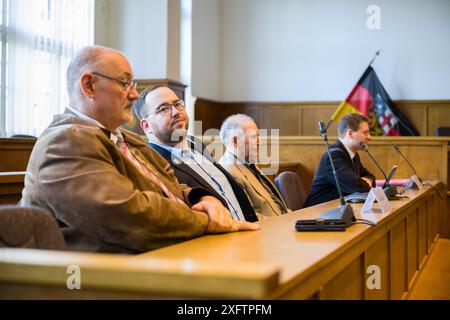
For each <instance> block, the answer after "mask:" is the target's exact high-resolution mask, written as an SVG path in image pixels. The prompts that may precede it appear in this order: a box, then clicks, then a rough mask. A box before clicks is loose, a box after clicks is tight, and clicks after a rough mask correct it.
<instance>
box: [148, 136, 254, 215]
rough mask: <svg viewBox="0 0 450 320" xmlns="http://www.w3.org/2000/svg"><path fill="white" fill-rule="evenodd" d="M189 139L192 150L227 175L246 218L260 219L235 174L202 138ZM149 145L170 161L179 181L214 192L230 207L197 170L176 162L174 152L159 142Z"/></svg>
mask: <svg viewBox="0 0 450 320" xmlns="http://www.w3.org/2000/svg"><path fill="white" fill-rule="evenodd" d="M187 141H188V145H189V147H190V148H191V149H192V150H197V151H198V152H200V153H201V154H203V156H204V157H206V158H207V159H208V160H209V161H211V162H212V163H213V164H214V165H215V166H216V168H217V169H219V170H220V171H221V172H222V173H223V174H224V175H225V176H226V177H227V180H228V182H229V183H230V185H231V188H232V189H233V192H234V195H235V196H236V199H237V200H238V202H239V205H240V207H241V210H242V213H243V214H244V217H245V220H247V221H250V222H255V221H258V217H257V216H256V214H255V210H254V209H253V207H252V205H251V203H250V200H249V199H248V197H247V195H246V194H245V191H244V190H243V189H242V188H241V186H240V185H239V184H238V183H237V182H236V180H234V178H233V176H231V175H230V174H229V173H228V171H226V170H225V169H224V168H223V167H222V166H221V165H220V164H218V163H217V162H216V161H215V159H214V158H213V157H212V156H211V155H210V154H209V152H208V151H207V150H205V148H206V147H205V145H204V144H203V143H202V142H201V141H200V140H198V139H196V138H194V137H190V136H188V137H187ZM149 146H150V147H151V148H153V149H154V150H155V151H157V152H158V153H159V154H160V155H161V156H162V157H163V158H164V159H166V160H167V162H169V163H170V165H171V166H172V168H173V171H174V173H175V176H176V177H177V179H178V181H180V182H181V183H184V184H186V185H188V186H189V187H191V188H194V187H202V188H204V189H207V190H208V191H210V192H211V193H214V194H215V195H216V197H217V198H219V199H221V200H222V202H223V203H224V205H225V206H226V207H228V206H227V203H226V201H225V200H224V199H222V198H221V196H220V195H219V194H218V193H217V192H216V191H215V189H214V188H213V187H212V186H211V185H210V184H209V183H208V182H207V181H205V180H204V179H203V178H202V177H201V176H200V175H199V174H198V173H197V172H195V171H194V170H192V169H191V168H190V167H189V166H188V165H187V164H185V163H183V162H174V161H173V160H172V154H171V153H170V152H169V151H168V150H167V149H164V148H162V147H160V146H158V145H157V144H154V143H151V142H149Z"/></svg>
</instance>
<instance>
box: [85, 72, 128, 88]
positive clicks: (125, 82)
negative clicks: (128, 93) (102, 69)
mask: <svg viewBox="0 0 450 320" xmlns="http://www.w3.org/2000/svg"><path fill="white" fill-rule="evenodd" d="M92 74H93V75H96V76H98V77H102V78H105V79H109V80H113V81H116V82H117V83H119V84H120V85H121V86H122V88H123V89H124V90H129V89H130V88H131V89H136V87H137V82H136V81H133V80H128V81H125V80H122V79H117V78H114V77H110V76H107V75H105V74H102V73H99V72H92Z"/></svg>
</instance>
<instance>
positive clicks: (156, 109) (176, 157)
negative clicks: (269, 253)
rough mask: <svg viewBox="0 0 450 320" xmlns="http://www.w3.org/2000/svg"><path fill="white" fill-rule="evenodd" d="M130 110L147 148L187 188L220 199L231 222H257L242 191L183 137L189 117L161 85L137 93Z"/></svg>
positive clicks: (197, 145)
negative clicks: (139, 127)
mask: <svg viewBox="0 0 450 320" xmlns="http://www.w3.org/2000/svg"><path fill="white" fill-rule="evenodd" d="M134 108H135V111H136V114H137V115H138V117H139V119H140V125H141V127H142V129H143V130H144V132H145V134H146V135H147V137H148V139H149V145H150V147H152V148H153V149H154V150H156V151H157V152H158V153H159V154H160V155H161V156H163V157H164V158H165V159H166V160H167V161H168V162H169V163H170V164H171V166H172V168H173V169H174V173H175V175H176V177H177V179H178V180H179V181H180V182H181V183H184V184H187V185H188V186H189V187H203V188H205V189H207V190H209V191H210V192H212V193H213V194H215V195H216V197H218V198H221V199H222V200H223V204H224V205H225V206H226V207H228V209H229V210H230V212H231V213H232V215H233V218H234V219H235V220H240V221H250V222H255V221H258V217H257V216H256V214H255V211H254V209H253V207H252V205H251V202H250V200H249V199H248V197H247V195H246V193H245V191H244V190H243V189H242V188H241V187H240V186H239V184H238V183H237V182H236V181H235V180H234V178H233V177H232V176H231V175H230V174H229V173H228V172H227V171H226V170H225V169H224V168H222V167H221V166H220V165H219V164H218V163H217V162H216V161H215V160H214V159H213V157H212V156H211V154H209V152H208V151H207V150H205V146H204V145H203V144H202V143H201V141H199V140H198V139H195V138H194V137H191V136H187V129H188V126H189V116H188V114H187V112H186V109H185V107H184V102H183V100H181V99H180V98H179V97H178V96H177V95H176V94H175V92H173V91H172V90H171V89H170V88H168V87H165V86H155V87H151V88H147V89H145V90H144V91H142V92H141V95H140V98H139V99H138V100H137V101H136V102H135V104H134Z"/></svg>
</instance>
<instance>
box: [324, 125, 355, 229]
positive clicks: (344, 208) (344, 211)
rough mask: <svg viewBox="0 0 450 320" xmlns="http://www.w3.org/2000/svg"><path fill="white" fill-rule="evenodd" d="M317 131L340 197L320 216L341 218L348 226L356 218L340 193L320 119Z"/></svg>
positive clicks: (325, 132)
mask: <svg viewBox="0 0 450 320" xmlns="http://www.w3.org/2000/svg"><path fill="white" fill-rule="evenodd" d="M319 131H320V134H321V135H322V139H323V141H324V143H325V148H326V150H327V154H328V158H329V159H330V163H331V168H332V170H333V175H334V180H335V181H336V187H337V190H338V193H339V199H340V206H339V207H337V208H335V209H331V210H329V211H327V212H325V213H324V214H322V215H321V216H320V217H321V218H323V219H336V220H342V221H343V222H345V226H346V227H348V226H350V225H352V224H353V223H354V222H355V221H356V219H355V215H354V214H353V209H352V207H351V206H350V205H349V204H347V203H346V202H345V199H344V196H343V195H342V190H341V186H340V184H339V179H338V176H337V174H336V169H335V167H334V162H333V159H332V157H331V152H330V146H329V144H328V137H327V128H326V126H325V123H323V122H322V121H319Z"/></svg>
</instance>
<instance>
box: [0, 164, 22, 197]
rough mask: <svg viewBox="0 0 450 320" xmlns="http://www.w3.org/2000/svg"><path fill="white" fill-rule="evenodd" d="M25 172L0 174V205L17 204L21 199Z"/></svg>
mask: <svg viewBox="0 0 450 320" xmlns="http://www.w3.org/2000/svg"><path fill="white" fill-rule="evenodd" d="M24 179H25V172H24V171H18V172H0V205H4V204H17V203H18V202H19V200H20V199H21V197H22V189H23V184H24Z"/></svg>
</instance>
